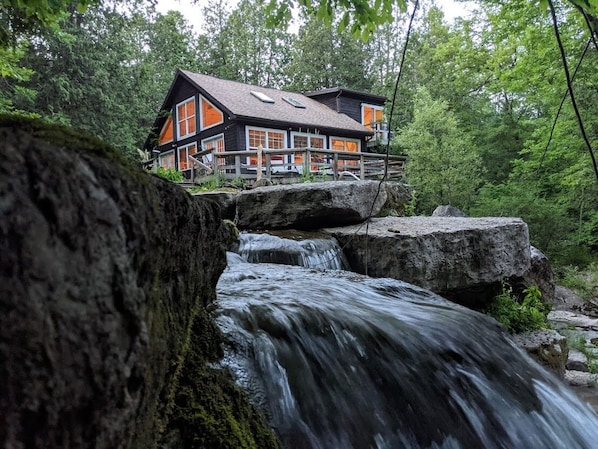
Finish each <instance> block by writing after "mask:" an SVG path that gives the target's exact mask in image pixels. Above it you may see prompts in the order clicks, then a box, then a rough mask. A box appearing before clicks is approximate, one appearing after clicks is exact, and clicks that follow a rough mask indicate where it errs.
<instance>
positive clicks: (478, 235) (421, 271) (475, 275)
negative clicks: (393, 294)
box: [325, 217, 530, 305]
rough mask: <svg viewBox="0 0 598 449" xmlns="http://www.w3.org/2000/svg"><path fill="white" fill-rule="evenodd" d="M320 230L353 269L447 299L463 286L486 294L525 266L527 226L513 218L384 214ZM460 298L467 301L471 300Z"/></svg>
mask: <svg viewBox="0 0 598 449" xmlns="http://www.w3.org/2000/svg"><path fill="white" fill-rule="evenodd" d="M325 232H328V233H329V234H331V235H333V236H334V237H336V238H337V240H338V241H339V242H340V244H341V246H342V247H343V248H344V251H345V254H346V256H347V258H348V260H349V264H350V265H351V267H352V268H353V269H354V270H355V271H357V272H359V273H366V274H369V275H370V276H374V277H391V278H395V279H401V280H403V281H407V282H410V283H412V284H415V285H419V286H421V287H424V288H427V289H430V290H432V291H434V292H436V293H440V294H442V295H445V296H448V297H450V299H453V297H452V296H451V292H459V293H463V294H461V295H460V296H461V298H464V297H465V292H464V289H469V290H470V291H471V289H473V290H474V291H476V290H478V289H479V292H478V293H476V294H474V295H473V297H474V299H473V300H475V297H477V295H478V294H479V295H487V294H488V289H487V288H486V287H487V286H488V285H499V286H500V282H501V281H502V280H504V279H506V278H509V277H511V276H521V275H522V274H523V273H525V272H526V271H527V270H528V269H529V265H530V254H529V236H528V230H527V225H526V224H525V223H524V222H523V221H521V220H520V219H517V218H458V217H405V218H399V217H386V218H374V219H372V220H371V221H370V222H369V224H368V225H367V226H366V225H360V226H347V227H343V228H328V229H325ZM457 296H459V295H457ZM490 296H492V294H490ZM484 299H487V298H484ZM455 300H459V298H458V297H457V298H456V299H455ZM459 302H463V303H466V304H467V305H470V304H469V302H470V299H468V300H464V301H459Z"/></svg>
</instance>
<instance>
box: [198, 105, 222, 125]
mask: <svg viewBox="0 0 598 449" xmlns="http://www.w3.org/2000/svg"><path fill="white" fill-rule="evenodd" d="M201 112H202V127H204V128H207V127H208V126H213V125H217V124H218V123H222V122H223V121H224V115H223V114H222V112H220V111H219V110H218V109H216V108H215V107H214V106H213V105H212V104H211V103H210V102H209V101H207V100H206V99H205V98H202V99H201Z"/></svg>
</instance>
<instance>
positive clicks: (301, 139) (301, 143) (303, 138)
mask: <svg viewBox="0 0 598 449" xmlns="http://www.w3.org/2000/svg"><path fill="white" fill-rule="evenodd" d="M292 139H293V148H312V149H313V148H316V149H323V148H324V141H325V137H324V136H318V135H313V134H302V133H292ZM311 159H312V162H314V161H315V162H317V163H324V162H325V163H329V162H330V161H329V160H328V158H326V157H323V156H322V155H321V154H319V155H318V154H312V155H311ZM292 162H293V163H294V164H303V155H301V154H296V155H294V156H293V161H292ZM311 169H312V170H313V171H317V170H318V166H317V165H311ZM297 170H298V171H300V172H301V171H302V170H303V167H300V166H297Z"/></svg>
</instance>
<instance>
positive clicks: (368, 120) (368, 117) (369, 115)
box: [363, 106, 374, 129]
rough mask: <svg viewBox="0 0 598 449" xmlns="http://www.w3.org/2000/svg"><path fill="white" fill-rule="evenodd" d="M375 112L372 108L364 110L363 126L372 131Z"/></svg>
mask: <svg viewBox="0 0 598 449" xmlns="http://www.w3.org/2000/svg"><path fill="white" fill-rule="evenodd" d="M373 112H374V110H373V109H372V108H370V107H367V106H366V107H364V108H363V125H364V126H365V127H366V128H370V129H372V122H373V121H374V116H373Z"/></svg>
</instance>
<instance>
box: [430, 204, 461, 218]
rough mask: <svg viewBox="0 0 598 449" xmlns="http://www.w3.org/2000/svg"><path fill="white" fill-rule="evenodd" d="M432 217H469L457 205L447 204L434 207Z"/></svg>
mask: <svg viewBox="0 0 598 449" xmlns="http://www.w3.org/2000/svg"><path fill="white" fill-rule="evenodd" d="M432 217H467V214H466V213H465V212H462V211H461V210H460V209H458V208H456V207H455V206H450V205H447V206H438V207H437V208H436V209H434V211H433V212H432Z"/></svg>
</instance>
